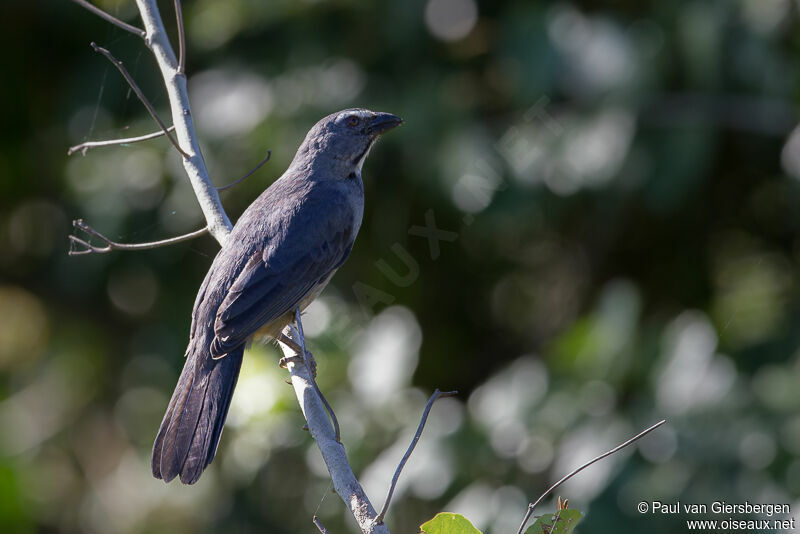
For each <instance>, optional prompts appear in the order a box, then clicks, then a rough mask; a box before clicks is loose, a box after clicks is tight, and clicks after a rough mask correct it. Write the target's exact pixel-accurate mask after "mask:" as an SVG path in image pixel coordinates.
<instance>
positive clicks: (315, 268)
mask: <svg viewBox="0 0 800 534" xmlns="http://www.w3.org/2000/svg"><path fill="white" fill-rule="evenodd" d="M402 122H403V121H402V119H401V118H400V117H398V116H396V115H393V114H391V113H384V112H374V111H369V110H367V109H361V108H353V109H346V110H343V111H340V112H337V113H333V114H331V115H328V116H327V117H325V118H323V119H321V120H320V121H319V122H317V123H316V124H315V125H314V126H313V127H312V128H311V130H309V132H308V134H307V135H306V137H305V139H304V140H303V142H302V144H301V145H300V147H299V148H298V150H297V153H296V154H295V156H294V158H293V159H292V162H291V164H290V165H289V167H288V168H287V169H286V171H285V172H284V173H283V175H281V177H280V178H278V179H277V180H275V182H273V183H272V185H270V186H269V187H268V188H267V189H266V190H264V192H263V193H261V195H259V197H258V198H257V199H256V200H255V201H253V203H252V204H251V205H250V206H249V207H248V208H247V209H246V210H245V211H244V212H243V213H242V215H241V216H240V217H239V220H238V221H237V222H236V224H235V225H234V227H233V229H232V230H231V232H230V234H229V235H228V237H227V238H226V239H225V241H224V243H223V245H222V247H221V248H220V250H219V252H218V253H217V255H216V256H215V257H214V260H213V262H212V263H211V266H210V268H209V270H208V273H207V274H206V276H205V279H204V280H203V283H202V284H201V286H200V289H199V291H198V293H197V298H196V299H195V302H194V307H193V309H192V320H191V327H190V330H189V343H188V346H187V348H186V353H185V358H186V361H185V364H184V366H183V370H182V371H181V374H180V378H179V379H178V383H177V385H176V387H175V391H174V393H173V394H172V398H171V400H170V402H169V405H168V407H167V410H166V413H165V415H164V418H163V420H162V422H161V426H160V428H159V430H158V434H157V435H156V438H155V442H154V444H153V454H152V461H151V467H152V472H153V476H154V477H156V478H158V479H162V480H163V481H164V482H169V481H171V480H173V479H174V478H175V477H180V481H181V482H182V483H184V484H194V483H195V482H197V481H198V479H199V478H200V475H201V474H202V473H203V471H204V470H205V468H206V467H207V466H208V465H209V464H210V463H211V461H212V460H213V459H214V456H215V454H216V451H217V447H218V445H219V442H220V437H221V435H222V429H223V426H224V423H225V418H226V416H227V413H228V409H229V408H230V404H231V398H232V397H233V391H234V388H235V387H236V381H237V379H238V376H239V370H240V368H241V365H242V359H243V356H244V350H245V347H246V346H247V345H248V344H249V343H250V342H251V341H252V340H253V339H254V338H266V339H270V338H271V339H277V338H278V337H279V336H280V335H281V331H282V330H283V329H284V327H286V326H287V325H288V324H289V323H291V322H292V321H293V319H294V316H295V313H299V312H301V311H302V310H303V309H305V308H306V307H307V306H308V305H309V304H310V303H311V302H312V301H313V300H314V299H315V298H316V297H317V296H318V295H319V294H320V293H321V292H322V290H323V289H324V288H325V286H326V285H327V283H328V282H329V281H330V279H331V277H332V276H333V274H334V273H335V272H336V270H337V269H338V268H339V267H340V266H341V265H342V264H343V263H344V262H345V260H347V258H348V256H349V255H350V251H351V249H352V247H353V243H354V241H355V239H356V235H357V234H358V231H359V228H360V227H361V220H362V217H363V213H364V184H363V182H362V178H361V169H362V167H363V165H364V160H365V159H366V158H367V155H368V154H369V151H370V149H371V148H372V146H373V145H374V143H375V141H376V140H377V139H378V138H379V137H380V136H381V134H383V133H385V132H387V131H389V130H391V129H392V128H394V127H396V126H398V125H399V124H400V123H402Z"/></svg>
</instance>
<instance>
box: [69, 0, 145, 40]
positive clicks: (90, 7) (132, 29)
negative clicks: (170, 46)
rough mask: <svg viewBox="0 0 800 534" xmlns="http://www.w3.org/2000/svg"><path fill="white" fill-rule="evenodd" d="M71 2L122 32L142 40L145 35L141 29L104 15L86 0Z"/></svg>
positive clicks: (106, 14)
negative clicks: (129, 33) (120, 29)
mask: <svg viewBox="0 0 800 534" xmlns="http://www.w3.org/2000/svg"><path fill="white" fill-rule="evenodd" d="M72 1H73V2H75V3H76V4H78V5H79V6H83V7H84V8H86V9H88V10H89V11H91V12H92V13H94V14H95V15H97V16H98V17H101V18H103V19H105V20H107V21H108V22H110V23H111V24H113V25H114V26H117V27H118V28H122V29H123V30H125V31H127V32H131V33H132V34H134V35H138V36H139V37H142V38H144V36H145V35H147V34H146V33H145V31H144V30H143V29H141V28H137V27H136V26H131V25H130V24H128V23H127V22H122V21H121V20H119V19H118V18H116V17H115V16H113V15H110V14H108V13H106V12H105V11H103V10H102V9H100V8H99V7H97V6H95V5H92V4H90V3H89V2H87V1H86V0H72Z"/></svg>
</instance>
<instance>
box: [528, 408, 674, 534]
mask: <svg viewBox="0 0 800 534" xmlns="http://www.w3.org/2000/svg"><path fill="white" fill-rule="evenodd" d="M666 422H667V420H666V419H662V420H661V421H659V422H658V423H656V424H654V425H653V426H651V427H649V428H647V429H645V430H642V431H641V432H639V433H638V434H636V435H635V436H633V437H632V438H631V439H629V440H628V441H625V442H624V443H620V444H619V445H617V446H616V447H614V448H613V449H611V450H610V451H606V452H604V453H603V454H601V455H600V456H598V457H596V458H594V459H592V460H589V461H588V462H586V463H585V464H583V465H582V466H580V467H578V468H577V469H575V470H573V471H571V472H570V473H569V474H567V475H565V476H564V477H562V478H561V480H559V481H558V482H556V483H555V484H553V485H552V486H550V487H549V488H547V491H545V492H544V493H542V494H541V495H540V496H539V498H538V499H536V502H534V503H532V504H529V505H528V513H526V514H525V518H524V519H523V520H522V524H521V525H520V526H519V530H518V531H517V534H522V532H523V531H524V530H525V525H526V524H527V523H528V520H529V519H530V518H531V514H533V511H534V510H535V509H536V506H537V505H538V504H539V503H540V502H541V501H542V499H544V498H545V497H547V496H548V495H549V494H550V492H551V491H553V490H554V489H556V488H557V487H559V486H560V485H561V484H563V483H564V482H566V481H567V480H569V479H570V478H572V477H573V476H575V475H577V474H578V473H580V472H581V471H583V470H584V469H586V468H587V467H589V466H590V465H592V464H593V463H595V462H599V461H600V460H602V459H603V458H605V457H607V456H611V455H612V454H614V453H615V452H617V451H620V450H622V449H624V448H625V447H627V446H628V445H630V444H631V443H634V442H636V441H637V440H639V439H641V438H643V437H645V436H646V435H647V434H649V433H650V432H652V431H653V430H655V429H656V428H658V427H660V426H661V425H663V424H664V423H666Z"/></svg>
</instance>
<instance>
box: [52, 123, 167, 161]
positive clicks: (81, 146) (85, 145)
mask: <svg viewBox="0 0 800 534" xmlns="http://www.w3.org/2000/svg"><path fill="white" fill-rule="evenodd" d="M174 129H175V127H174V126H170V127H169V128H167V131H168V132H171V131H173V130H174ZM162 135H164V130H159V131H157V132H153V133H149V134H145V135H140V136H137V137H126V138H124V139H107V140H105V141H86V142H85V143H81V144H79V145H75V146H73V147H70V149H69V150H67V156H71V155H73V154H74V153H75V152H78V151H80V153H81V155H82V156H85V155H86V152H87V151H88V150H89V149H90V148H97V147H101V146H114V145H128V144H132V143H138V142H139V141H147V140H149V139H155V138H156V137H161V136H162Z"/></svg>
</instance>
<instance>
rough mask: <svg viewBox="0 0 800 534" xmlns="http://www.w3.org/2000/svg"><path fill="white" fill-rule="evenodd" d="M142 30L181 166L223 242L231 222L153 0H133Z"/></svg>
mask: <svg viewBox="0 0 800 534" xmlns="http://www.w3.org/2000/svg"><path fill="white" fill-rule="evenodd" d="M136 5H137V6H138V7H139V13H140V15H141V17H142V22H143V24H144V28H145V31H146V32H147V35H146V36H145V42H146V43H147V46H148V47H149V48H150V50H151V51H152V52H153V55H154V56H155V59H156V63H157V64H158V68H159V70H160V71H161V76H162V78H163V79H164V86H165V87H166V90H167V95H168V97H169V103H170V108H171V112H172V123H173V124H174V125H175V134H176V136H177V139H178V142H179V143H180V146H181V147H182V148H183V149H184V151H185V152H186V154H188V157H186V158H184V159H183V168H184V170H185V171H186V174H187V176H188V177H189V182H190V183H191V184H192V188H193V189H194V193H195V196H196V197H197V201H198V202H199V204H200V208H201V209H202V210H203V215H204V216H205V218H206V223H207V226H208V231H209V232H210V233H211V235H212V236H214V239H216V240H217V242H218V243H219V244H220V245H222V244H224V243H225V240H226V239H227V237H228V234H230V231H231V229H232V228H233V225H232V224H231V221H230V219H228V215H227V214H226V213H225V209H224V208H223V207H222V203H221V202H220V199H219V193H218V192H217V189H216V188H215V187H214V184H213V183H212V182H211V178H210V177H209V174H208V170H207V169H206V164H205V161H203V156H202V153H201V151H200V144H199V142H198V139H197V134H196V133H195V129H194V120H193V119H192V111H191V106H190V105H189V93H188V91H187V85H186V76H185V75H184V74H183V73H182V72H181V71H180V63H179V61H178V59H177V58H176V57H175V52H174V51H173V50H172V46H171V45H170V43H169V39H168V37H167V32H166V30H165V28H164V23H163V21H162V19H161V13H160V12H159V10H158V4H157V2H156V0H136Z"/></svg>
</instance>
